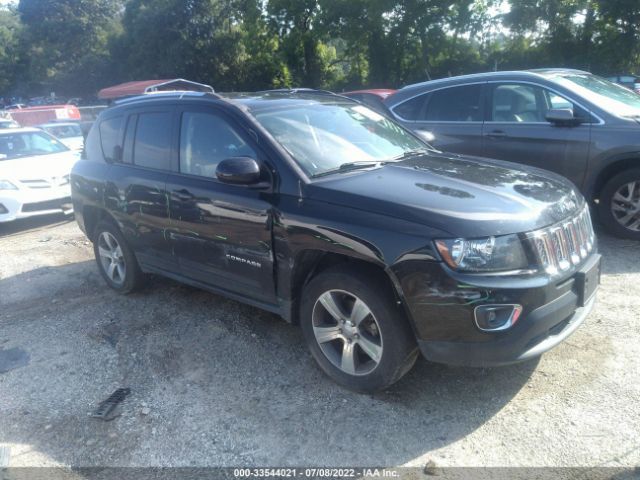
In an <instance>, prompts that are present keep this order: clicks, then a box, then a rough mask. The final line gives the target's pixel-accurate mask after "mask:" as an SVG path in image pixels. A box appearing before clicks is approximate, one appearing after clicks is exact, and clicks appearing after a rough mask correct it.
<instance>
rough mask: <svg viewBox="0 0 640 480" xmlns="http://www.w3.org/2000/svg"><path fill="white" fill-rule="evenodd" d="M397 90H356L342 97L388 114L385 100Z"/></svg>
mask: <svg viewBox="0 0 640 480" xmlns="http://www.w3.org/2000/svg"><path fill="white" fill-rule="evenodd" d="M395 92H396V90H392V89H389V88H372V89H369V90H354V91H352V92H344V93H341V95H344V96H345V97H349V98H353V99H354V100H357V101H359V102H361V103H364V104H365V105H368V106H369V107H371V108H373V109H374V110H376V111H378V112H382V113H385V114H386V113H387V107H386V106H385V104H384V100H385V99H386V98H387V97H388V96H389V95H392V94H393V93H395Z"/></svg>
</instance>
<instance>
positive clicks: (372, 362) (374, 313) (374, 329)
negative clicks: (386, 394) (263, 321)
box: [300, 266, 418, 392]
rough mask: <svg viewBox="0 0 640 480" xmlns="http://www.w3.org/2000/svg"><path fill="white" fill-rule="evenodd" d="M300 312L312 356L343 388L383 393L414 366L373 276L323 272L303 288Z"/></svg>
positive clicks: (390, 301) (385, 292)
mask: <svg viewBox="0 0 640 480" xmlns="http://www.w3.org/2000/svg"><path fill="white" fill-rule="evenodd" d="M300 313H301V320H300V321H301V326H302V330H303V333H304V336H305V339H306V341H307V343H308V345H309V347H310V349H311V353H312V354H313V357H314V358H315V360H316V361H317V362H318V364H319V365H320V367H321V368H322V370H324V372H325V373H326V374H327V375H329V377H331V378H332V379H333V380H334V381H336V382H337V383H339V384H340V385H343V386H345V387H347V388H350V389H352V390H356V391H361V392H371V391H376V390H381V389H384V388H386V387H388V386H390V385H391V384H393V383H395V382H397V381H398V380H400V378H401V377H402V376H403V375H404V374H405V373H407V372H408V371H409V370H410V369H411V367H412V366H413V364H414V363H415V361H416V358H417V355H418V349H417V347H416V342H415V338H414V335H413V332H412V330H411V328H410V326H409V325H408V323H407V320H406V318H405V316H404V313H403V312H402V310H401V309H400V308H399V307H398V306H397V305H396V302H395V301H394V297H393V295H392V292H391V291H390V287H389V286H388V285H387V284H386V283H385V282H384V281H382V280H381V279H379V278H378V277H377V276H376V275H371V274H368V273H365V272H359V271H357V270H353V269H349V268H346V267H341V266H338V267H334V268H331V269H329V270H326V271H324V272H322V273H320V274H319V275H318V276H316V277H314V278H313V279H312V280H311V281H310V282H309V284H308V285H307V286H306V287H305V290H304V293H303V298H302V305H301V312H300Z"/></svg>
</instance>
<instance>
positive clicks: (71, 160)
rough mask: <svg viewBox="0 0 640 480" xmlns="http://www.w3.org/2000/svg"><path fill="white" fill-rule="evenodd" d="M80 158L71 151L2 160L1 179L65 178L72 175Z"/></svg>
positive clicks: (0, 167) (76, 153)
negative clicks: (72, 169) (73, 168)
mask: <svg viewBox="0 0 640 480" xmlns="http://www.w3.org/2000/svg"><path fill="white" fill-rule="evenodd" d="M79 158H80V154H79V153H78V152H71V151H69V152H61V153H52V154H50V155H36V156H33V157H22V158H16V159H13V160H0V179H2V180H5V179H6V180H18V181H20V180H38V179H43V178H52V177H55V178H57V177H63V176H65V175H69V173H71V167H73V165H74V164H75V163H76V161H77V160H78V159H79Z"/></svg>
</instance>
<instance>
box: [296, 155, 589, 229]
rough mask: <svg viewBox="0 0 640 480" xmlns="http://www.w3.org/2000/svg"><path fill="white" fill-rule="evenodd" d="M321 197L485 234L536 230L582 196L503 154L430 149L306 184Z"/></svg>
mask: <svg viewBox="0 0 640 480" xmlns="http://www.w3.org/2000/svg"><path fill="white" fill-rule="evenodd" d="M308 187H309V188H308V195H309V197H311V198H314V199H316V200H321V201H325V202H329V203H334V204H335V203H339V204H343V205H348V206H350V207H353V208H358V209H360V210H366V211H369V212H374V213H380V214H382V215H387V216H392V217H396V218H402V219H404V220H407V221H412V222H416V223H420V224H424V225H427V226H429V227H433V228H438V229H440V230H442V231H445V232H448V233H449V234H450V235H451V236H452V237H466V238H473V237H481V236H489V235H505V234H509V233H520V232H527V231H532V230H537V229H539V228H542V227H546V226H548V225H551V224H554V223H556V222H558V221H560V220H563V219H565V218H567V217H569V216H572V215H574V214H575V213H577V212H578V210H579V209H580V208H581V207H582V205H583V204H584V199H583V198H582V196H581V195H580V194H579V193H578V192H577V191H576V189H575V188H574V186H573V184H572V183H571V182H569V181H568V180H566V179H564V178H563V177H560V176H559V175H556V174H553V173H551V172H547V171H545V170H540V169H537V168H529V167H525V166H522V165H517V164H513V163H509V162H502V161H499V160H489V159H486V158H478V157H465V156H459V155H453V154H444V153H439V152H433V153H428V154H424V155H420V156H416V157H412V158H410V159H408V160H404V161H401V162H397V163H390V164H387V165H385V166H383V167H381V168H378V169H373V170H367V171H363V170H360V171H354V172H350V173H344V174H337V175H332V176H330V177H326V179H323V180H318V181H316V182H313V183H312V184H310V185H309V186H308Z"/></svg>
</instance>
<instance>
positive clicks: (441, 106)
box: [393, 83, 484, 155]
mask: <svg viewBox="0 0 640 480" xmlns="http://www.w3.org/2000/svg"><path fill="white" fill-rule="evenodd" d="M483 85H484V83H472V84H467V85H458V86H452V87H445V88H441V89H438V90H432V91H430V92H428V93H424V94H422V95H419V96H417V97H414V98H412V99H409V100H407V101H405V102H403V103H401V104H399V105H397V106H395V107H394V108H393V113H394V115H395V116H396V117H397V118H399V119H400V120H401V121H402V123H403V124H404V125H405V126H407V127H408V128H410V129H412V130H414V131H415V132H417V133H418V134H419V135H421V136H422V137H423V138H425V139H426V140H427V141H429V143H431V144H432V145H433V146H434V147H436V148H438V149H440V150H444V151H446V152H453V153H461V154H467V155H480V154H481V152H482V119H483V115H484V113H483V108H484V102H483V100H482V99H483Z"/></svg>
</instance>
